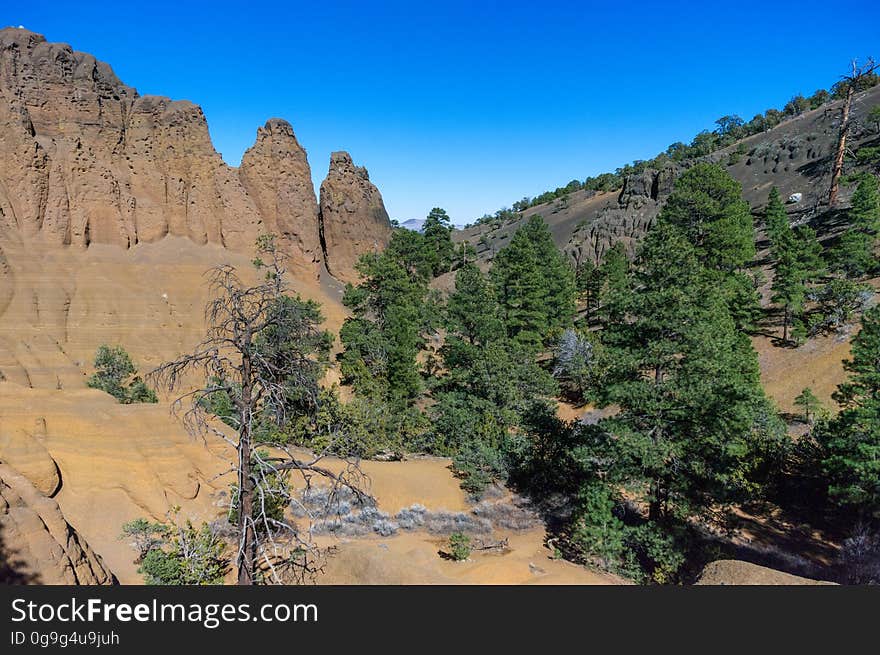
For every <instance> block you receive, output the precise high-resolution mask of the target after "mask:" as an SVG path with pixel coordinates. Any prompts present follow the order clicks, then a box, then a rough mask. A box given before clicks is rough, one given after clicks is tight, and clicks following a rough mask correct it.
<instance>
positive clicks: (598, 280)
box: [575, 258, 603, 325]
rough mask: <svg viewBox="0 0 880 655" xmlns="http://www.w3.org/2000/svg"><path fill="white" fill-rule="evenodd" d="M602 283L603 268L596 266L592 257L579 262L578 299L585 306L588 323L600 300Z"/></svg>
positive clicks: (585, 316)
mask: <svg viewBox="0 0 880 655" xmlns="http://www.w3.org/2000/svg"><path fill="white" fill-rule="evenodd" d="M602 284H603V275H602V270H601V269H600V268H599V267H598V266H596V264H595V262H593V260H592V259H589V258H587V259H586V260H584V261H582V262H580V263H579V264H578V266H577V269H576V270H575V285H576V286H577V292H578V300H580V302H582V303H583V306H584V320H585V321H586V323H587V325H589V323H590V321H591V319H592V318H593V310H594V309H595V308H596V305H597V303H598V302H599V294H600V293H601V291H602Z"/></svg>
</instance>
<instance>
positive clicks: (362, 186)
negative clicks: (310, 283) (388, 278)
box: [320, 152, 391, 282]
mask: <svg viewBox="0 0 880 655" xmlns="http://www.w3.org/2000/svg"><path fill="white" fill-rule="evenodd" d="M320 213H321V229H322V238H323V243H324V251H325V253H326V262H327V269H328V270H329V271H330V273H331V274H332V275H334V276H335V277H337V278H339V279H340V280H343V281H346V282H353V281H355V280H356V279H357V272H356V271H355V270H354V265H355V264H356V263H357V260H358V258H359V257H360V256H361V255H363V254H364V253H367V252H371V251H378V250H381V249H382V248H384V247H385V246H386V245H388V240H389V239H390V238H391V221H390V220H389V219H388V212H387V211H385V204H384V203H383V202H382V194H380V193H379V190H378V189H377V188H376V186H375V185H374V184H373V183H372V182H370V175H369V173H367V169H366V168H364V167H362V166H355V165H354V163H353V162H352V160H351V155H349V154H348V153H347V152H334V153H333V154H332V155H330V170H329V172H328V173H327V177H326V178H325V179H324V181H323V182H322V183H321V205H320Z"/></svg>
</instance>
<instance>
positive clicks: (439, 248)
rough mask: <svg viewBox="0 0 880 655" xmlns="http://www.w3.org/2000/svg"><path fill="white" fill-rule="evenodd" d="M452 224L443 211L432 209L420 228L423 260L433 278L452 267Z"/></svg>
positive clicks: (453, 250)
mask: <svg viewBox="0 0 880 655" xmlns="http://www.w3.org/2000/svg"><path fill="white" fill-rule="evenodd" d="M452 229H453V228H452V222H451V221H450V220H449V215H448V214H447V213H446V211H445V210H443V209H440V208H439V207H434V209H432V210H431V211H430V213H429V214H428V217H427V218H426V219H425V224H424V225H423V226H422V234H423V235H424V244H425V259H426V260H427V262H428V263H429V266H430V269H431V273H432V275H433V276H434V277H436V276H438V275H442V274H443V273H446V272H447V271H448V270H449V268H450V267H451V266H452V260H453V258H454V255H455V245H454V244H453V243H452Z"/></svg>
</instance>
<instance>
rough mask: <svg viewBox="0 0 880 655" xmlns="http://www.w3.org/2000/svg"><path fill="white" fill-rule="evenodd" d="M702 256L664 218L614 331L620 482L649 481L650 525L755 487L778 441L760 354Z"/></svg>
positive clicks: (609, 392) (613, 428)
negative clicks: (762, 381)
mask: <svg viewBox="0 0 880 655" xmlns="http://www.w3.org/2000/svg"><path fill="white" fill-rule="evenodd" d="M699 260H700V253H699V251H698V249H697V248H696V247H694V246H693V245H692V244H691V242H690V240H689V239H688V237H687V236H686V235H685V234H684V233H683V232H682V231H681V230H680V229H679V228H677V227H675V226H673V225H670V224H668V223H662V222H661V223H660V224H658V225H657V226H655V227H654V228H652V229H651V231H650V232H649V233H648V235H647V237H646V239H645V242H644V244H643V246H642V248H641V250H640V253H639V258H638V265H637V271H636V275H635V284H634V291H633V292H632V293H631V296H630V300H629V302H628V305H627V316H628V321H627V322H626V323H625V324H620V325H617V326H611V327H609V328H608V330H607V331H608V334H607V335H606V342H607V345H608V349H609V359H610V362H611V372H610V374H609V380H610V383H609V384H608V385H607V386H606V388H605V389H604V392H603V398H602V400H603V401H604V403H606V404H614V405H617V406H618V407H619V408H620V412H619V413H618V414H617V415H616V416H614V417H612V418H609V419H606V420H605V421H603V424H604V425H605V426H606V427H607V429H608V430H609V431H610V432H611V433H612V434H613V435H614V436H615V438H616V440H617V441H616V443H617V444H618V447H619V449H620V452H619V455H618V457H619V461H621V462H630V463H631V464H630V465H628V466H625V467H624V469H625V470H622V471H620V472H619V474H620V475H622V478H623V481H624V482H626V483H629V484H632V485H635V486H638V485H639V484H640V483H641V484H644V485H645V486H644V488H645V489H646V495H645V501H646V502H647V503H648V506H649V518H650V519H651V520H652V521H667V520H670V519H674V518H675V517H676V516H682V515H684V514H688V513H691V512H699V511H701V510H704V509H706V508H708V507H709V506H710V505H711V504H712V503H716V502H724V501H727V500H730V499H733V498H735V497H737V496H738V495H742V494H744V493H746V492H748V491H750V490H752V488H753V487H752V485H753V484H754V483H755V482H754V481H755V479H756V478H757V475H758V472H759V469H761V468H762V467H763V466H765V465H766V460H767V458H768V457H771V456H772V455H771V454H772V453H774V452H775V451H776V450H777V448H778V444H779V443H781V438H782V430H781V426H780V424H779V423H778V421H776V420H775V419H774V418H773V417H774V414H773V411H772V409H771V407H770V404H769V402H768V401H767V399H766V397H765V396H764V393H763V391H762V389H761V386H760V381H759V373H758V362H757V355H756V353H755V352H754V350H753V349H752V347H751V343H750V341H749V340H748V338H747V337H746V336H745V335H743V334H742V333H741V332H739V331H738V330H737V329H736V326H735V324H734V322H733V319H732V318H731V316H730V313H729V312H728V310H727V307H726V303H725V300H724V298H723V297H721V295H720V294H719V293H718V292H717V291H716V290H715V289H714V287H713V286H712V285H711V284H710V283H709V282H708V279H709V278H708V277H707V276H706V275H705V272H704V270H703V267H702V265H701V264H700V261H699Z"/></svg>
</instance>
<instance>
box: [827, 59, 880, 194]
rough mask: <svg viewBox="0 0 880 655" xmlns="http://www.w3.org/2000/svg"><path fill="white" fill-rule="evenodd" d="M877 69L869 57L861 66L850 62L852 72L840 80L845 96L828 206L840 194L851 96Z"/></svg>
mask: <svg viewBox="0 0 880 655" xmlns="http://www.w3.org/2000/svg"><path fill="white" fill-rule="evenodd" d="M876 69H877V64H876V63H875V62H874V60H873V59H871V58H870V57H869V58H868V61H866V62H865V63H864V64H863V65H862V66H859V64H858V61H856V60H855V59H854V60H853V61H852V71H851V72H850V74H849V75H844V76H842V77H841V80H840V83H839V84H840V88H842V89H843V90H844V91H845V93H846V95H845V97H844V101H843V109H841V113H840V132H839V134H838V137H837V154H836V155H835V157H834V165H833V167H832V169H831V190H830V192H829V193H828V206H829V207H834V206H835V205H836V204H837V195H838V193H839V192H840V177H841V175H842V174H843V161H844V159H845V158H846V139H847V136H848V135H849V129H850V121H851V118H850V117H851V114H852V101H853V96H854V95H855V94H856V92H857V91H859V90H861V88H862V85H863V83H864V82H865V81H866V80H867V78H868V77H869V76H870V75H871V74H872V73H873V72H874V71H875V70H876Z"/></svg>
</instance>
